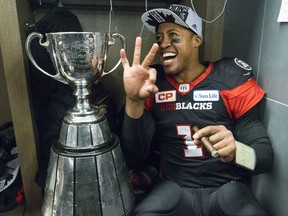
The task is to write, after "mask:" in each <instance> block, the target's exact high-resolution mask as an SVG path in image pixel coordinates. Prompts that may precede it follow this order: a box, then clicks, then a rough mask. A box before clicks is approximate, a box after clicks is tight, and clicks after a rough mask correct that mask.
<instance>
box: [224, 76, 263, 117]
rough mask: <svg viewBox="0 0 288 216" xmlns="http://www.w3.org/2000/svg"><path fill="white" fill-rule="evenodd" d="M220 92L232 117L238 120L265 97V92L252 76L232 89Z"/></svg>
mask: <svg viewBox="0 0 288 216" xmlns="http://www.w3.org/2000/svg"><path fill="white" fill-rule="evenodd" d="M220 94H221V97H222V99H223V101H224V103H225V106H226V108H227V111H228V113H229V116H230V118H231V119H233V120H236V119H238V118H239V117H240V116H242V115H243V114H244V113H246V112H247V111H248V110H250V109H251V108H252V107H253V106H255V105H256V104H257V103H258V102H259V101H260V100H261V99H262V98H263V96H264V94H265V92H264V90H263V89H262V88H260V87H259V86H258V85H257V83H256V80H255V79H254V78H252V79H250V80H249V81H248V82H246V83H244V84H243V85H241V86H238V87H236V88H234V89H231V90H223V91H221V92H220Z"/></svg>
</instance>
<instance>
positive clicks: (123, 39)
mask: <svg viewBox="0 0 288 216" xmlns="http://www.w3.org/2000/svg"><path fill="white" fill-rule="evenodd" d="M111 38H112V39H111V40H109V42H108V45H109V46H112V45H113V44H114V43H115V40H114V38H118V39H120V41H121V43H122V48H123V49H126V41H125V38H124V37H123V36H122V35H121V34H119V33H113V34H112V35H111ZM120 63H121V59H119V61H118V62H117V64H116V65H115V66H114V67H113V68H112V69H111V70H110V71H108V72H104V71H103V74H102V76H105V75H107V74H109V73H111V72H113V71H114V70H115V69H116V68H117V67H118V66H119V65H120Z"/></svg>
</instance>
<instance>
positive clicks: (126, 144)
mask: <svg viewBox="0 0 288 216" xmlns="http://www.w3.org/2000/svg"><path fill="white" fill-rule="evenodd" d="M154 132H155V122H154V119H153V116H152V115H151V113H150V112H148V111H144V114H143V115H142V116H141V117H140V118H138V119H133V118H131V117H129V116H128V115H127V113H125V116H124V121H123V127H122V136H121V146H122V149H123V152H124V155H125V158H126V161H127V165H128V167H129V168H130V169H131V168H136V167H137V166H139V165H140V164H141V163H142V162H143V161H144V159H145V158H146V157H147V155H148V153H149V150H150V145H151V140H152V138H153V135H154Z"/></svg>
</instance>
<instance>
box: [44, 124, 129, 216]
mask: <svg viewBox="0 0 288 216" xmlns="http://www.w3.org/2000/svg"><path fill="white" fill-rule="evenodd" d="M100 129H101V130H100ZM133 204H134V196H133V192H132V189H131V186H130V183H129V179H128V174H127V170H126V166H125V161H124V158H123V156H122V151H121V147H120V143H119V139H118V138H117V136H115V135H114V134H112V133H110V131H109V128H108V125H107V122H106V119H103V120H102V121H100V122H96V123H88V124H87V123H85V124H83V123H79V124H67V123H66V122H65V121H63V123H62V129H61V134H60V138H59V142H58V143H57V144H55V145H54V146H53V147H52V149H51V155H50V161H49V167H48V175H47V182H46V188H45V196H44V203H43V207H42V213H43V215H44V216H48V215H49V216H52V215H63V216H67V215H69V216H73V215H97V216H98V215H99V216H102V215H103V216H112V215H113V216H118V215H119V216H120V215H130V214H131V210H132V207H133Z"/></svg>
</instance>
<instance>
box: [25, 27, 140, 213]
mask: <svg viewBox="0 0 288 216" xmlns="http://www.w3.org/2000/svg"><path fill="white" fill-rule="evenodd" d="M35 38H39V44H40V45H41V46H43V47H45V48H46V49H47V51H48V52H49V54H50V57H51V60H52V62H53V64H54V67H55V69H56V74H50V73H48V72H46V71H45V70H43V69H42V68H41V67H40V66H39V65H38V64H37V63H36V61H35V60H34V58H33V56H32V53H31V42H32V40H34V39H35ZM116 38H118V39H119V40H120V41H121V43H122V48H125V39H124V37H123V36H122V35H121V34H119V33H113V34H109V33H100V32H57V33H47V34H46V35H45V38H44V36H43V35H42V34H40V33H37V32H34V33H31V34H30V35H28V37H27V39H26V44H25V48H26V53H27V55H28V58H29V60H30V61H31V62H32V64H33V65H34V66H35V67H36V68H37V69H38V70H39V71H41V72H42V73H44V74H45V75H47V76H49V77H51V78H53V79H55V80H57V81H59V82H62V83H64V84H68V85H70V86H71V88H72V89H73V94H74V95H75V97H76V103H75V105H74V107H71V109H69V110H68V111H67V113H66V115H65V116H64V119H63V121H62V127H61V132H60V136H59V140H58V142H57V143H54V144H53V145H52V148H51V153H50V160H49V166H48V174H47V179H46V187H45V194H44V202H43V206H42V214H43V215H44V216H52V215H53V216H54V215H55V216H56V215H57V216H58V215H61V216H67V215H69V216H74V215H75V216H76V215H97V216H98V215H99V216H112V215H113V216H118V215H119V216H120V215H130V214H131V212H132V209H133V205H134V195H133V191H132V187H131V184H130V181H129V178H128V172H127V168H126V163H125V160H124V157H123V154H122V150H121V147H120V142H119V139H118V137H117V136H116V135H115V134H113V133H112V132H111V131H110V128H109V125H108V122H107V120H106V117H105V115H104V113H103V111H102V109H101V108H99V107H97V106H94V105H92V104H91V103H90V101H89V95H90V91H91V90H90V89H91V85H92V84H93V83H97V82H98V81H99V80H100V78H101V77H103V76H105V75H107V74H109V73H111V72H113V71H114V70H115V69H116V68H117V67H118V65H119V64H120V63H121V60H119V61H118V63H117V64H116V65H115V66H114V68H112V69H111V70H110V71H108V72H105V71H104V68H105V63H106V61H107V53H108V49H109V47H110V46H112V45H113V44H114V43H115V39H116Z"/></svg>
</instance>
